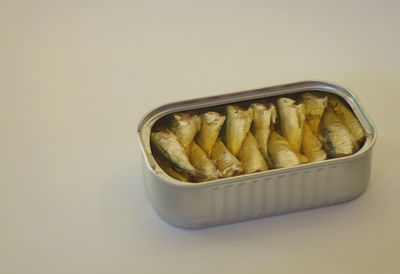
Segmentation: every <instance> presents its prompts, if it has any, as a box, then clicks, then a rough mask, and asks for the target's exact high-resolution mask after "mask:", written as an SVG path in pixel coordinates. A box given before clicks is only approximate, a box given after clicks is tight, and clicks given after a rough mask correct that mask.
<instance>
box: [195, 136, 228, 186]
mask: <svg viewBox="0 0 400 274" xmlns="http://www.w3.org/2000/svg"><path fill="white" fill-rule="evenodd" d="M190 161H191V163H192V165H193V166H194V167H195V168H196V169H197V170H199V171H200V173H201V174H202V176H200V177H197V178H194V179H195V180H196V181H202V182H204V181H211V180H215V179H218V178H219V177H220V176H222V174H221V172H220V171H219V170H218V169H217V168H216V167H215V165H214V164H213V162H212V161H211V160H210V159H209V158H208V157H207V154H206V152H205V151H204V150H203V149H202V148H201V147H200V146H199V145H198V144H196V142H193V143H192V145H191V147H190Z"/></svg>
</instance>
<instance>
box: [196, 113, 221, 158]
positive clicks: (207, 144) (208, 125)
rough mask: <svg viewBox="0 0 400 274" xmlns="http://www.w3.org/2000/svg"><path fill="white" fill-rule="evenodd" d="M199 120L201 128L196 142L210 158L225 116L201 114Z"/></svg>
mask: <svg viewBox="0 0 400 274" xmlns="http://www.w3.org/2000/svg"><path fill="white" fill-rule="evenodd" d="M200 119H201V127H200V131H199V134H198V135H197V138H196V141H197V143H198V145H199V146H200V147H201V148H202V149H203V150H204V151H205V152H206V153H207V156H208V157H210V156H211V152H212V149H213V147H214V144H215V142H216V141H217V138H218V135H219V132H220V130H221V127H222V125H223V124H224V122H225V116H224V115H221V114H219V113H218V112H215V111H209V112H205V113H202V114H201V115H200Z"/></svg>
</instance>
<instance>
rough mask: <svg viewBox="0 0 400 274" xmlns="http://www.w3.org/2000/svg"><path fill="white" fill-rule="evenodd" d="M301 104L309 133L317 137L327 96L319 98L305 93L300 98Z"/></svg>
mask: <svg viewBox="0 0 400 274" xmlns="http://www.w3.org/2000/svg"><path fill="white" fill-rule="evenodd" d="M301 103H302V104H304V107H305V115H306V121H307V123H308V125H309V127H310V129H311V131H312V132H313V133H314V135H318V127H319V123H320V121H321V118H322V115H323V113H324V111H325V108H326V106H327V105H328V96H324V97H319V96H315V95H314V94H312V93H309V92H307V93H304V94H303V95H302V96H301Z"/></svg>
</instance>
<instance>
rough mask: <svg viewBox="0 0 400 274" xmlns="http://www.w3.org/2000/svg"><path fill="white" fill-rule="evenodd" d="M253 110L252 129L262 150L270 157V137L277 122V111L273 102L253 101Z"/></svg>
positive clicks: (263, 153) (266, 156) (265, 156)
mask: <svg viewBox="0 0 400 274" xmlns="http://www.w3.org/2000/svg"><path fill="white" fill-rule="evenodd" d="M250 107H251V109H252V112H253V127H252V131H253V134H254V136H255V137H256V140H257V143H258V146H259V148H260V151H261V153H262V155H263V156H264V158H265V159H268V157H269V156H268V139H269V134H270V132H271V129H272V128H273V125H274V124H276V120H277V116H278V114H277V112H276V107H275V105H273V104H267V105H265V104H261V103H253V104H251V105H250Z"/></svg>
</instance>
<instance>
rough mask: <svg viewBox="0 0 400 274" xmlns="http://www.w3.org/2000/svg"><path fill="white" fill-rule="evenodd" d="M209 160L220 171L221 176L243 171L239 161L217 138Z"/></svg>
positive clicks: (230, 175) (229, 175)
mask: <svg viewBox="0 0 400 274" xmlns="http://www.w3.org/2000/svg"><path fill="white" fill-rule="evenodd" d="M211 160H212V161H214V162H215V165H216V167H217V168H218V170H219V171H220V172H221V173H222V177H225V178H226V177H232V176H233V175H236V174H238V173H241V172H242V171H243V168H242V164H241V162H240V161H239V160H238V159H237V158H236V157H235V156H234V155H233V154H232V153H231V152H230V151H229V149H228V148H227V147H226V146H225V145H224V143H223V142H222V141H221V140H220V139H217V141H216V142H215V145H214V147H213V151H212V152H211Z"/></svg>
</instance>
